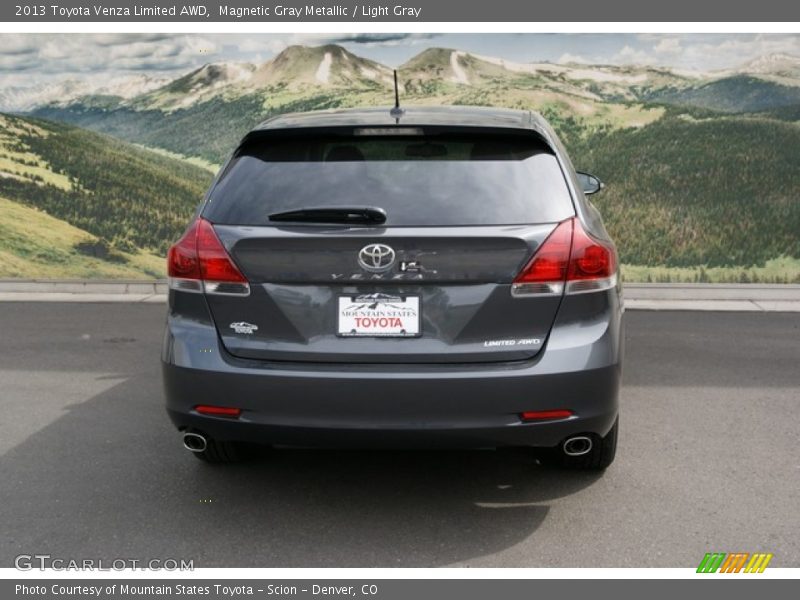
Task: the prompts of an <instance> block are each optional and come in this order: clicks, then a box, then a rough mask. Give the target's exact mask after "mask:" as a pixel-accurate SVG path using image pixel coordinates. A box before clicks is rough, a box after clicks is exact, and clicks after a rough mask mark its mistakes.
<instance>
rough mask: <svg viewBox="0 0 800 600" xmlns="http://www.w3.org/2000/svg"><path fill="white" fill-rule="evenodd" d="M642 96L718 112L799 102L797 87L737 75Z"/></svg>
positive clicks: (750, 109) (747, 110)
mask: <svg viewBox="0 0 800 600" xmlns="http://www.w3.org/2000/svg"><path fill="white" fill-rule="evenodd" d="M645 99H646V100H648V101H650V102H662V103H664V104H676V105H679V106H696V107H698V108H708V109H711V110H715V111H722V112H731V113H742V112H759V111H764V110H769V109H773V108H777V107H782V106H792V105H797V104H800V87H795V86H788V85H781V84H780V83H775V82H772V81H764V80H763V79H758V78H756V77H749V76H746V75H738V76H736V77H728V78H726V79H721V80H719V81H712V82H709V83H705V84H702V85H696V86H692V87H687V88H680V89H675V88H664V89H658V90H653V91H651V92H648V93H647V94H646V95H645Z"/></svg>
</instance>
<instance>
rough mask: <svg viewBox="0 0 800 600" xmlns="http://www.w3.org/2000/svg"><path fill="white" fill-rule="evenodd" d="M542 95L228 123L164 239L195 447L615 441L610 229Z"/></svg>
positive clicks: (168, 373)
mask: <svg viewBox="0 0 800 600" xmlns="http://www.w3.org/2000/svg"><path fill="white" fill-rule="evenodd" d="M601 187H602V184H601V183H600V182H599V180H598V179H596V178H595V177H593V176H591V175H587V174H581V173H576V172H575V170H574V169H573V167H572V165H571V163H570V161H569V159H568V157H567V155H566V153H565V151H564V148H563V147H562V145H561V143H560V142H559V140H558V138H557V137H556V135H555V133H554V132H553V130H552V129H551V128H550V127H549V125H548V124H547V123H546V122H545V121H544V119H542V117H541V116H539V115H537V114H535V113H532V112H529V111H520V110H498V109H483V108H422V107H414V108H409V109H407V110H405V111H397V110H394V111H389V110H388V109H359V110H355V109H354V110H337V111H320V112H309V113H302V114H287V115H283V116H279V117H276V118H273V119H270V120H268V121H266V122H264V123H263V124H261V125H260V126H258V127H257V128H255V129H254V130H252V131H251V132H250V133H248V134H247V135H246V136H245V138H244V139H243V140H242V142H241V144H240V145H239V147H238V148H237V149H236V151H235V152H234V153H233V155H232V157H231V158H230V160H229V161H228V162H227V164H226V165H225V166H224V167H223V168H222V169H221V171H220V173H219V175H218V176H217V178H216V179H215V181H214V183H213V184H212V186H211V189H210V190H209V191H208V194H207V195H206V198H205V200H204V202H203V203H202V206H201V207H200V209H199V210H198V213H197V215H196V218H195V219H194V221H193V223H192V224H191V225H190V226H189V228H188V229H187V230H186V232H185V233H184V235H183V237H182V238H181V239H180V240H179V241H178V242H177V243H176V244H175V245H174V246H173V247H172V248H171V249H170V252H169V258H168V262H169V287H170V291H169V314H168V318H167V327H166V334H165V336H164V345H163V352H162V361H163V374H164V386H165V391H166V399H167V410H168V413H169V416H170V418H171V419H172V421H173V422H174V424H175V425H176V426H177V428H178V430H179V431H180V432H181V433H182V436H183V443H184V445H185V447H186V448H187V449H188V450H190V451H192V452H193V453H194V454H195V456H197V457H199V458H201V459H204V460H206V461H210V462H229V461H233V460H237V459H239V458H241V457H243V456H244V455H245V454H246V453H247V451H248V450H249V449H251V448H252V447H253V446H254V445H255V444H265V445H272V446H304V447H308V446H317V447H333V446H339V447H340V446H351V447H352V446H355V447H375V446H383V447H420V446H421V447H453V446H456V447H468V448H497V447H508V446H516V447H526V448H531V449H533V450H534V451H535V452H536V453H537V455H538V456H539V457H541V458H542V459H543V460H546V461H549V462H551V463H556V464H558V465H561V466H565V467H574V468H583V469H604V468H605V467H607V466H608V465H609V464H611V462H612V461H613V459H614V454H615V450H616V442H617V412H618V403H617V396H618V389H619V384H620V373H621V359H622V349H623V348H622V346H623V335H622V327H623V304H622V298H621V287H620V280H619V276H618V264H617V256H616V251H615V248H614V244H613V243H612V242H611V240H610V239H609V237H608V234H607V233H606V231H605V229H604V228H603V224H602V222H601V220H600V217H599V215H598V213H597V211H596V210H595V208H594V207H593V206H592V205H591V204H590V203H589V202H588V201H587V200H586V197H585V196H586V195H587V194H590V193H593V192H595V191H598V190H599V189H600V188H601Z"/></svg>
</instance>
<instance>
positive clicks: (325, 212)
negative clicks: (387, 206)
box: [269, 206, 386, 225]
mask: <svg viewBox="0 0 800 600" xmlns="http://www.w3.org/2000/svg"><path fill="white" fill-rule="evenodd" d="M269 220H270V221H302V222H306V223H366V224H378V225H379V224H381V223H385V222H386V211H385V210H383V209H382V208H377V207H375V206H320V207H316V208H298V209H295V210H287V211H284V212H277V213H274V214H271V215H270V216H269Z"/></svg>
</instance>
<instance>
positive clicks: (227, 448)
mask: <svg viewBox="0 0 800 600" xmlns="http://www.w3.org/2000/svg"><path fill="white" fill-rule="evenodd" d="M192 454H194V455H195V456H196V457H197V458H198V459H200V460H202V461H203V462H207V463H210V464H217V465H221V464H231V463H237V462H242V461H243V460H247V459H248V458H250V456H252V452H251V451H250V447H249V446H247V445H246V444H243V443H241V442H222V441H217V440H212V439H210V438H206V449H205V450H203V451H202V452H192Z"/></svg>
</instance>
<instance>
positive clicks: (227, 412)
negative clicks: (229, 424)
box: [194, 404, 242, 417]
mask: <svg viewBox="0 0 800 600" xmlns="http://www.w3.org/2000/svg"><path fill="white" fill-rule="evenodd" d="M194 409H195V410H196V411H197V412H199V413H200V414H201V415H212V416H214V417H238V416H239V415H240V414H242V409H241V408H233V407H230V406H210V405H206V404H201V405H199V406H195V407H194Z"/></svg>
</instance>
